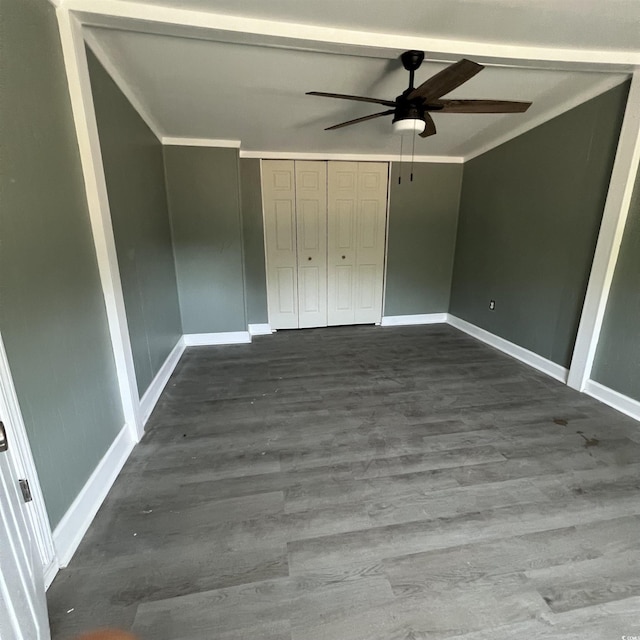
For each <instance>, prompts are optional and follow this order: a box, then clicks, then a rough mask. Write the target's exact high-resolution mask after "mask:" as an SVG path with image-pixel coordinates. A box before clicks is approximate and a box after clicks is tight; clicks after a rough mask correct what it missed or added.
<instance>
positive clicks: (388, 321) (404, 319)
mask: <svg viewBox="0 0 640 640" xmlns="http://www.w3.org/2000/svg"><path fill="white" fill-rule="evenodd" d="M447 315H448V314H446V313H419V314H416V315H406V316H382V321H381V322H380V326H382V327H398V326H401V325H411V324H438V323H441V322H446V321H447Z"/></svg>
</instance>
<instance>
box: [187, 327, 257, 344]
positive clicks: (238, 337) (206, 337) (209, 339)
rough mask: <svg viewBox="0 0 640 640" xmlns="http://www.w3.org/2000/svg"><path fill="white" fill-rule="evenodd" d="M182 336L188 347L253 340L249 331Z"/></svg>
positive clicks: (243, 342) (242, 342)
mask: <svg viewBox="0 0 640 640" xmlns="http://www.w3.org/2000/svg"><path fill="white" fill-rule="evenodd" d="M182 337H183V339H184V344H185V346H187V347H205V346H210V345H216V344H247V343H249V342H251V334H250V333H249V332H248V331H223V332H221V333H186V334H185V335H184V336H182Z"/></svg>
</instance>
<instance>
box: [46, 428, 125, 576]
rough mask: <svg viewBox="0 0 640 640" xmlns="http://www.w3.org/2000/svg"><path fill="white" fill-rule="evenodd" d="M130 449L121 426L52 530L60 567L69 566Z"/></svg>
mask: <svg viewBox="0 0 640 640" xmlns="http://www.w3.org/2000/svg"><path fill="white" fill-rule="evenodd" d="M134 446H135V442H134V441H133V437H132V435H131V430H130V429H129V426H128V425H125V426H124V427H123V428H122V430H121V431H120V433H119V434H118V435H117V436H116V439H115V440H114V441H113V443H112V444H111V446H110V447H109V450H108V451H107V453H105V454H104V456H103V458H102V460H100V462H99V463H98V466H97V467H96V468H95V470H94V472H93V473H92V474H91V477H90V478H89V479H88V480H87V482H86V484H85V485H84V487H82V490H81V491H80V493H79V494H78V496H77V497H76V499H75V500H74V501H73V503H72V504H71V506H70V507H69V509H68V510H67V512H66V513H65V514H64V516H63V517H62V520H60V523H59V524H58V526H57V527H56V528H55V531H54V532H53V543H54V546H55V548H56V553H57V556H58V563H59V565H60V567H66V566H67V565H68V564H69V561H70V560H71V558H72V557H73V554H74V553H75V551H76V549H77V548H78V545H79V544H80V542H81V540H82V538H83V537H84V534H85V533H86V532H87V529H88V528H89V525H90V524H91V522H92V521H93V519H94V517H95V515H96V513H98V509H99V508H100V506H101V505H102V503H103V502H104V499H105V498H106V497H107V493H109V490H110V489H111V487H112V486H113V483H114V482H115V480H116V478H117V477H118V474H119V473H120V470H121V469H122V467H123V466H124V463H125V462H126V461H127V458H128V457H129V454H130V453H131V451H132V449H133V447H134Z"/></svg>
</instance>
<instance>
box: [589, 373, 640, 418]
mask: <svg viewBox="0 0 640 640" xmlns="http://www.w3.org/2000/svg"><path fill="white" fill-rule="evenodd" d="M584 392H585V393H586V394H587V395H589V396H591V397H592V398H595V399H596V400H600V402H604V403H605V404H608V405H609V406H610V407H613V408H614V409H617V410H618V411H620V413H624V414H625V415H627V416H629V417H630V418H633V419H634V420H640V402H638V401H637V400H634V399H633V398H630V397H629V396H625V395H624V394H622V393H620V392H618V391H614V390H613V389H610V388H609V387H605V386H604V385H603V384H600V383H599V382H596V381H595V380H587V383H586V385H585V388H584Z"/></svg>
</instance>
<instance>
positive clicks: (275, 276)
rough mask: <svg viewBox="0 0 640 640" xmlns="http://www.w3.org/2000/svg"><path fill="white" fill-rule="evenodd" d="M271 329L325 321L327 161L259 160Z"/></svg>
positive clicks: (322, 325)
mask: <svg viewBox="0 0 640 640" xmlns="http://www.w3.org/2000/svg"><path fill="white" fill-rule="evenodd" d="M262 185H263V187H262V188H263V205H264V222H265V244H266V256H267V301H268V305H269V322H270V324H271V327H272V328H273V329H296V328H298V327H301V328H304V327H326V326H327V164H326V162H312V161H302V162H294V161H293V160H264V161H263V162H262Z"/></svg>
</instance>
